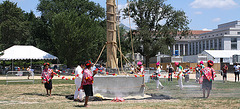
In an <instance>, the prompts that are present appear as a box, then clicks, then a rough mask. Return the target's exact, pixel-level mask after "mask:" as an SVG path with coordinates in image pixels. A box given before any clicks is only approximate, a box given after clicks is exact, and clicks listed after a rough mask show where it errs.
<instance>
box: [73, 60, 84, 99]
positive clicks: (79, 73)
mask: <svg viewBox="0 0 240 109" xmlns="http://www.w3.org/2000/svg"><path fill="white" fill-rule="evenodd" d="M83 67H84V64H83V63H80V64H78V66H77V68H76V69H75V76H76V78H75V85H76V90H75V93H74V101H80V102H81V101H83V90H82V89H79V88H80V86H81V82H82V71H83ZM78 89H79V90H78Z"/></svg>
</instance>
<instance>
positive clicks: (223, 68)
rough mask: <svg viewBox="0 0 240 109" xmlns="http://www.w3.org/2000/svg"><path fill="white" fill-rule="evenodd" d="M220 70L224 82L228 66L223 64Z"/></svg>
mask: <svg viewBox="0 0 240 109" xmlns="http://www.w3.org/2000/svg"><path fill="white" fill-rule="evenodd" d="M222 71H223V82H225V81H227V71H228V66H227V65H226V64H224V65H223V67H222ZM224 78H225V80H224Z"/></svg>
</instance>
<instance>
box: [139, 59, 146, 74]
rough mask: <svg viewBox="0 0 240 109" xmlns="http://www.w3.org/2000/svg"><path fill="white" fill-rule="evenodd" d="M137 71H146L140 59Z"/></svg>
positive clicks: (141, 72) (140, 72)
mask: <svg viewBox="0 0 240 109" xmlns="http://www.w3.org/2000/svg"><path fill="white" fill-rule="evenodd" d="M137 65H138V66H137V73H138V74H144V73H145V71H144V68H143V65H142V62H141V61H139V62H138V63H137Z"/></svg>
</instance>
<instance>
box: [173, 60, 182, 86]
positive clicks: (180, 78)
mask: <svg viewBox="0 0 240 109" xmlns="http://www.w3.org/2000/svg"><path fill="white" fill-rule="evenodd" d="M175 66H176V67H177V69H176V71H178V72H177V80H178V85H179V87H180V89H181V90H182V89H183V83H182V74H183V73H182V72H183V67H182V66H181V65H179V63H178V62H175Z"/></svg>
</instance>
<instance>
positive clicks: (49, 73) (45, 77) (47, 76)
mask: <svg viewBox="0 0 240 109" xmlns="http://www.w3.org/2000/svg"><path fill="white" fill-rule="evenodd" d="M43 65H44V69H43V71H42V76H41V78H42V83H44V86H45V88H46V91H47V95H48V90H49V91H50V94H49V95H50V96H51V92H52V78H53V70H52V69H50V68H49V63H44V64H43Z"/></svg>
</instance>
